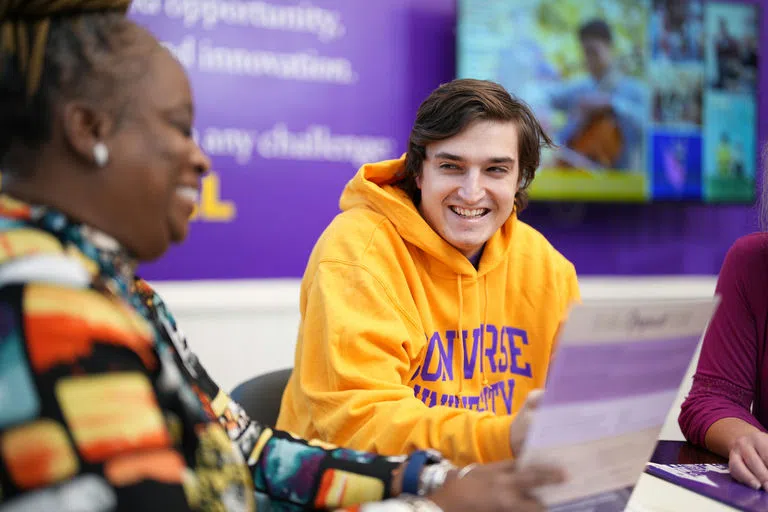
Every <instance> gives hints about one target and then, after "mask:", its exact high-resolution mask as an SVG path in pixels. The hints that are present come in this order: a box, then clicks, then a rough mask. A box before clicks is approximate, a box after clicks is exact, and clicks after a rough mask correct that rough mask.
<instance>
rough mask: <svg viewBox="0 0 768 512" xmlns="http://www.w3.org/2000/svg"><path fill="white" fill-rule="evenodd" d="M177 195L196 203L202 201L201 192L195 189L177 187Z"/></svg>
mask: <svg viewBox="0 0 768 512" xmlns="http://www.w3.org/2000/svg"><path fill="white" fill-rule="evenodd" d="M176 194H178V195H179V196H181V197H183V198H184V199H188V200H190V201H192V202H193V203H196V202H197V201H198V200H199V199H200V191H199V190H197V189H196V188H194V187H177V188H176Z"/></svg>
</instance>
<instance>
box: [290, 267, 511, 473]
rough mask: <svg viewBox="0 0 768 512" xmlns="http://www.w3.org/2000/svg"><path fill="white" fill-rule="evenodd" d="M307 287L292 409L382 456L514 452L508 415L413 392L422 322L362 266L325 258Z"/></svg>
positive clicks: (458, 457) (470, 457) (329, 436)
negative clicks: (434, 402)
mask: <svg viewBox="0 0 768 512" xmlns="http://www.w3.org/2000/svg"><path fill="white" fill-rule="evenodd" d="M305 294H306V295H305V301H306V303H305V311H304V317H303V322H302V327H301V331H302V332H301V334H300V345H299V347H298V351H297V358H296V370H295V374H294V375H298V382H296V383H295V384H297V385H294V386H293V387H292V390H291V391H292V393H293V397H294V398H293V404H291V405H292V407H291V408H292V409H293V410H294V411H306V412H302V413H301V414H302V416H305V415H307V416H308V417H309V418H310V419H311V420H310V421H311V422H312V426H313V427H314V429H315V430H316V431H317V432H319V433H320V437H321V438H323V439H325V440H327V441H330V442H332V443H335V444H338V445H343V446H347V447H350V448H355V449H358V450H368V451H373V452H376V453H380V454H383V455H396V454H402V453H410V452H412V451H414V450H417V449H428V448H431V449H436V450H439V451H440V452H442V454H443V455H444V456H445V457H446V458H448V459H450V460H451V461H452V462H454V463H456V464H460V465H463V464H468V463H472V462H489V461H492V460H501V459H505V458H509V457H511V456H512V453H511V448H510V441H509V428H510V425H511V422H512V417H510V416H494V415H493V414H491V413H481V412H477V411H470V410H466V409H455V408H451V407H445V406H435V407H431V408H430V407H427V406H426V405H425V404H424V403H423V402H422V401H421V400H419V399H417V398H416V397H415V396H414V391H413V389H412V388H410V387H409V386H408V385H407V384H408V382H409V380H410V377H411V374H412V373H413V371H414V369H413V368H412V361H413V360H415V359H416V358H417V357H418V355H419V350H420V349H421V347H422V346H423V341H422V340H414V339H413V337H414V336H417V335H418V334H417V333H418V332H420V330H421V329H419V328H418V326H417V323H416V321H415V320H413V319H412V318H411V317H410V316H409V315H408V314H407V312H406V311H405V310H404V309H403V308H402V307H401V306H400V305H399V303H398V302H397V301H396V300H394V297H393V295H392V294H391V293H390V292H389V289H388V288H387V286H386V285H385V283H383V282H382V281H381V280H380V279H378V278H377V277H375V276H374V275H372V274H371V273H370V272H369V271H368V270H367V269H366V268H365V267H363V266H360V265H355V264H349V263H341V262H324V263H321V264H320V265H319V267H318V270H317V273H316V274H315V277H314V280H313V282H312V283H311V284H310V285H309V288H308V289H307V290H306V291H305ZM281 419H282V418H281ZM288 421H289V422H290V420H288ZM289 428H290V427H289Z"/></svg>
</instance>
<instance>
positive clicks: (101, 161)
mask: <svg viewBox="0 0 768 512" xmlns="http://www.w3.org/2000/svg"><path fill="white" fill-rule="evenodd" d="M93 159H94V160H95V161H96V165H98V166H99V167H104V166H105V165H107V162H109V148H107V145H106V144H104V143H103V142H97V143H96V145H95V146H93Z"/></svg>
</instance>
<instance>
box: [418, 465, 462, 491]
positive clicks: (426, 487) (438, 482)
mask: <svg viewBox="0 0 768 512" xmlns="http://www.w3.org/2000/svg"><path fill="white" fill-rule="evenodd" d="M454 469H456V466H454V465H453V464H451V463H450V462H448V461H447V460H444V461H442V462H440V463H438V464H431V465H429V466H426V467H425V468H424V470H423V471H422V472H421V476H420V478H419V496H426V495H427V494H431V493H433V492H435V491H436V490H437V489H440V488H441V487H442V486H443V485H444V484H445V480H446V478H448V472H449V471H452V470H454Z"/></svg>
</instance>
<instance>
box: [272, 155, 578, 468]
mask: <svg viewBox="0 0 768 512" xmlns="http://www.w3.org/2000/svg"><path fill="white" fill-rule="evenodd" d="M403 168H404V159H398V160H389V161H385V162H380V163H376V164H368V165H365V166H363V167H362V168H361V169H360V171H359V172H358V173H357V175H356V176H355V177H354V178H353V179H352V180H351V181H350V182H349V184H348V185H347V187H346V189H345V190H344V193H343V194H342V196H341V209H342V210H343V212H342V213H341V214H339V215H338V216H337V217H336V218H335V219H334V220H333V222H331V224H330V226H328V228H327V229H326V230H325V232H324V233H323V234H322V236H321V237H320V239H319V240H318V242H317V244H316V245H315V248H314V250H313V251H312V255H311V257H310V260H309V263H308V265H307V269H306V272H305V274H304V279H303V281H302V285H301V306H300V307H301V324H300V327H299V335H298V344H297V347H296V359H295V370H294V372H293V376H292V377H291V380H290V382H289V383H288V387H287V388H286V391H285V394H284V395H283V401H282V406H281V412H280V419H279V420H278V423H277V428H279V429H285V430H289V431H291V432H294V433H296V434H299V435H301V436H304V437H306V438H320V439H323V440H325V441H328V442H332V443H336V444H340V445H343V446H347V447H350V448H357V449H361V450H368V451H374V452H377V453H380V454H385V455H397V454H404V453H410V452H412V451H414V450H417V449H425V448H434V449H437V450H439V451H441V452H442V453H443V454H444V455H445V456H446V457H447V458H449V459H451V460H452V461H454V462H455V463H457V464H467V463H471V462H488V461H492V460H500V459H504V458H509V457H511V456H512V455H513V454H512V453H511V448H510V439H509V428H510V424H511V422H512V418H513V416H514V414H515V412H516V411H517V410H518V409H519V407H520V406H521V405H522V403H523V402H524V400H525V397H526V395H527V394H528V392H529V391H530V390H532V389H535V388H541V387H543V386H544V383H545V380H546V377H547V369H548V366H549V361H550V356H551V354H552V349H553V342H554V337H555V333H556V331H557V329H558V326H559V324H560V321H561V320H562V319H563V317H564V315H565V313H566V310H567V308H568V306H569V304H570V303H571V302H572V301H574V300H578V298H579V291H578V284H577V282H576V272H575V270H574V267H573V265H572V264H571V263H570V262H568V261H567V260H566V259H565V258H564V257H563V256H562V255H561V254H560V253H558V252H557V251H556V250H555V249H554V248H553V247H552V246H551V245H550V244H549V242H547V240H546V239H545V238H544V237H543V236H542V235H541V234H540V233H538V232H537V231H535V230H534V229H533V228H531V227H529V226H528V225H527V224H525V223H523V222H522V221H520V220H518V219H517V216H516V215H512V216H511V217H510V218H509V220H507V222H506V223H505V224H504V225H503V226H502V227H501V229H499V231H498V232H496V233H495V234H494V235H493V236H492V237H491V239H490V240H489V241H488V242H487V243H486V245H485V249H484V250H483V253H482V257H481V259H480V263H479V266H478V269H477V270H476V269H475V267H474V266H473V265H472V263H471V262H470V261H469V260H468V259H467V258H466V257H464V256H463V255H462V254H461V253H460V252H459V251H458V250H457V249H455V248H454V247H453V246H451V245H450V244H448V243H447V242H446V241H445V240H443V239H442V238H441V237H440V236H439V235H438V234H437V233H436V232H435V231H434V230H432V228H431V227H430V226H429V225H428V224H427V223H426V221H425V220H424V219H423V218H422V216H421V215H420V214H419V212H418V210H417V209H416V208H415V206H414V205H413V202H412V201H411V200H410V198H409V197H408V196H407V195H406V194H405V193H404V192H403V191H402V190H400V189H399V188H397V187H394V186H392V185H391V184H390V183H391V182H392V181H393V180H394V179H395V177H396V176H398V175H399V174H400V173H401V172H402V170H403ZM458 332H461V333H462V334H461V337H460V338H459V337H458V336H457V333H458Z"/></svg>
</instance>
